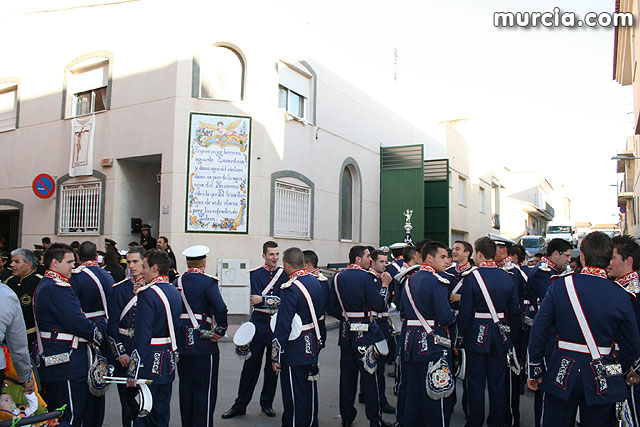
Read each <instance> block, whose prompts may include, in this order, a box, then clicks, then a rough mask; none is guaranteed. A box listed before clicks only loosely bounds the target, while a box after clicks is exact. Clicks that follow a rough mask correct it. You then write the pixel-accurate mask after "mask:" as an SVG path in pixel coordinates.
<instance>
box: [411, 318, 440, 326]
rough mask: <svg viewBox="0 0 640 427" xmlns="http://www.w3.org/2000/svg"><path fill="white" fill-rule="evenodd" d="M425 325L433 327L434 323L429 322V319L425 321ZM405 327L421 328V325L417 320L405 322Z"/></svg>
mask: <svg viewBox="0 0 640 427" xmlns="http://www.w3.org/2000/svg"><path fill="white" fill-rule="evenodd" d="M427 324H428V325H429V326H432V327H433V326H435V324H436V322H435V321H433V320H431V319H427ZM407 326H420V327H422V323H420V321H419V320H407Z"/></svg>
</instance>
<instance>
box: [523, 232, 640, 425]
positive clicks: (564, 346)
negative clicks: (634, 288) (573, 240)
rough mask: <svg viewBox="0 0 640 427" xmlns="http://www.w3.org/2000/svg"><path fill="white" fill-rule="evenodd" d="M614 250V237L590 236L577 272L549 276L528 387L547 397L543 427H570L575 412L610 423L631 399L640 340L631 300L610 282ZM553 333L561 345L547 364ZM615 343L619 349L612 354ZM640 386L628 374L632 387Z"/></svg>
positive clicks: (585, 419) (584, 421)
mask: <svg viewBox="0 0 640 427" xmlns="http://www.w3.org/2000/svg"><path fill="white" fill-rule="evenodd" d="M612 250H613V242H612V240H611V238H610V237H609V236H607V235H606V234H604V233H601V232H597V231H596V232H593V233H590V234H588V235H587V236H586V237H585V238H584V239H583V241H582V243H581V245H580V259H581V261H582V264H583V265H584V266H585V267H584V268H583V269H582V271H581V272H580V273H579V274H575V273H565V274H563V275H561V276H559V277H556V278H554V279H552V282H551V285H550V286H549V290H548V291H547V295H546V297H545V298H544V301H543V302H542V304H541V306H540V310H539V311H538V313H537V314H536V318H535V321H534V322H533V327H532V329H531V341H530V342H529V380H528V384H529V388H531V389H533V390H535V389H537V388H541V389H542V390H544V392H545V396H544V408H543V416H542V425H543V426H554V427H555V426H560V427H563V426H573V425H574V423H575V418H576V411H577V409H578V407H580V424H581V425H582V426H585V427H590V426H594V427H595V426H606V425H610V424H609V423H610V422H611V417H612V414H613V412H614V409H615V404H616V402H621V401H624V400H625V399H627V397H628V395H629V394H628V390H627V387H626V385H625V378H624V376H623V373H624V372H625V371H626V370H627V369H628V368H630V367H632V368H634V367H635V368H636V369H638V367H640V363H638V362H637V361H635V359H636V358H637V357H638V354H640V335H639V333H638V325H637V321H636V319H635V315H634V311H633V307H632V304H631V299H630V297H629V294H628V293H627V292H625V290H624V289H623V288H622V287H620V286H619V285H617V284H615V283H612V282H611V281H609V280H607V274H606V270H605V269H606V268H607V267H608V266H609V262H610V260H611V255H612ZM549 330H554V331H556V332H557V344H556V348H555V349H554V350H553V353H552V356H551V358H550V359H549V360H548V361H547V363H546V366H545V363H543V356H544V353H545V346H546V343H547V338H548V335H549ZM616 344H617V345H618V346H619V350H617V351H615V352H614V348H615V347H616ZM614 353H615V354H614ZM545 370H546V372H545ZM638 370H640V369H638ZM636 381H637V379H636V378H631V376H630V378H629V382H630V383H632V384H633V385H635V384H636Z"/></svg>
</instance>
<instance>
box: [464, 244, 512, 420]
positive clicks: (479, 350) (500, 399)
mask: <svg viewBox="0 0 640 427" xmlns="http://www.w3.org/2000/svg"><path fill="white" fill-rule="evenodd" d="M474 246H475V251H476V255H475V260H476V263H477V264H478V266H477V267H473V268H471V269H469V270H467V271H466V272H465V273H464V274H463V280H464V282H465V283H464V284H463V285H462V289H461V292H462V295H461V299H460V314H459V316H458V331H459V341H460V342H459V344H458V345H460V344H462V346H463V347H464V349H465V352H466V356H467V369H466V379H467V394H468V397H467V399H468V403H469V405H468V408H467V410H468V422H467V425H468V426H469V427H475V426H482V425H483V423H484V396H485V386H488V389H489V416H488V418H487V425H488V426H490V427H492V426H502V423H503V421H504V417H505V411H506V390H505V381H506V375H507V366H506V361H507V352H508V351H509V350H510V349H511V348H512V344H511V339H510V338H509V328H516V327H518V328H519V327H521V326H520V307H519V304H518V290H517V288H516V284H515V282H514V279H513V276H512V275H511V274H510V273H508V272H506V271H504V270H503V269H501V268H498V267H497V265H496V263H495V262H494V261H493V258H494V257H495V253H496V245H495V243H494V242H493V241H492V240H491V239H490V238H488V237H481V238H479V239H478V240H476V241H475V243H474ZM489 378H490V380H489V381H487V379H489Z"/></svg>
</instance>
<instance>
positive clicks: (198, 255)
mask: <svg viewBox="0 0 640 427" xmlns="http://www.w3.org/2000/svg"><path fill="white" fill-rule="evenodd" d="M209 250H210V249H209V248H208V247H207V246H205V245H195V246H191V247H189V248H187V249H185V250H184V251H182V255H184V256H185V257H187V261H197V260H199V259H204V258H206V257H207V254H208V253H209Z"/></svg>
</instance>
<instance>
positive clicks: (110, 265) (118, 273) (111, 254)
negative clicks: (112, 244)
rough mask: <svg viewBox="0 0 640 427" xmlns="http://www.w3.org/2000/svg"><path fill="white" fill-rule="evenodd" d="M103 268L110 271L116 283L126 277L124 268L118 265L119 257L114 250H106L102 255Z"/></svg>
mask: <svg viewBox="0 0 640 427" xmlns="http://www.w3.org/2000/svg"><path fill="white" fill-rule="evenodd" d="M104 269H105V270H107V271H108V272H109V273H111V276H112V277H113V280H115V282H116V283H118V282H121V281H123V280H124V279H126V276H125V274H124V269H123V268H122V267H121V266H120V257H119V256H118V253H117V252H116V251H114V250H112V249H111V250H108V251H107V253H106V254H105V256H104Z"/></svg>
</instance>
